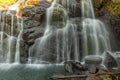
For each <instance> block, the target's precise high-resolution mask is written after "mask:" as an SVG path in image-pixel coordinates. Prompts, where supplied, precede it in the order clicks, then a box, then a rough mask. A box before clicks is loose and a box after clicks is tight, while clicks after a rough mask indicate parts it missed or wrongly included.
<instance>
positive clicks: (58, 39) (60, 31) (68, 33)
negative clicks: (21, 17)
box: [29, 0, 79, 63]
mask: <svg viewBox="0 0 120 80" xmlns="http://www.w3.org/2000/svg"><path fill="white" fill-rule="evenodd" d="M57 2H58V1H57V0H54V2H53V3H52V5H51V7H49V8H48V9H47V16H46V21H47V22H46V30H45V33H44V35H43V37H40V38H38V39H37V40H36V41H35V44H34V45H33V46H32V47H31V48H30V50H29V51H30V52H29V55H30V58H31V59H30V58H29V61H32V62H31V63H41V62H44V61H45V62H47V63H49V62H54V63H60V62H63V61H66V60H76V61H78V60H79V42H78V38H77V27H76V25H75V24H72V23H71V22H70V21H69V19H68V13H67V10H66V9H65V8H64V7H63V6H61V5H60V4H58V3H57ZM55 12H56V13H59V12H62V13H63V14H61V15H62V16H61V15H56V14H55ZM61 17H62V20H61ZM54 19H55V20H54ZM61 24H62V25H61ZM29 63H30V62H29Z"/></svg>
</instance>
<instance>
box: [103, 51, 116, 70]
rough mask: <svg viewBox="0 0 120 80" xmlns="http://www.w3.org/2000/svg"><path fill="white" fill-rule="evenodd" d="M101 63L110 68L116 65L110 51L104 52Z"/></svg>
mask: <svg viewBox="0 0 120 80" xmlns="http://www.w3.org/2000/svg"><path fill="white" fill-rule="evenodd" d="M103 64H104V65H105V66H106V68H108V69H111V68H114V67H117V66H118V64H117V61H116V59H115V58H114V56H113V55H112V54H111V53H110V52H105V55H104V61H103Z"/></svg>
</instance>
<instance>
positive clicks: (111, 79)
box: [105, 75, 120, 80]
mask: <svg viewBox="0 0 120 80" xmlns="http://www.w3.org/2000/svg"><path fill="white" fill-rule="evenodd" d="M105 80H120V78H119V76H116V75H114V77H113V78H112V77H109V78H106V79H105Z"/></svg>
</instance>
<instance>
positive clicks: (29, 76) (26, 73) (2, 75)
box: [0, 64, 64, 80]
mask: <svg viewBox="0 0 120 80" xmlns="http://www.w3.org/2000/svg"><path fill="white" fill-rule="evenodd" d="M55 74H64V68H63V65H20V64H1V65H0V80H49V77H50V76H53V75H55Z"/></svg>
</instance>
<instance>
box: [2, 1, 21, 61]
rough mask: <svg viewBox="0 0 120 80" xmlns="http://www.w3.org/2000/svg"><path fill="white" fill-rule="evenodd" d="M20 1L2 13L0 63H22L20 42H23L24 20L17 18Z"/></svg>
mask: <svg viewBox="0 0 120 80" xmlns="http://www.w3.org/2000/svg"><path fill="white" fill-rule="evenodd" d="M21 2H23V1H21V0H19V1H18V2H17V3H15V4H13V5H12V6H11V7H10V8H9V9H8V10H6V11H0V56H1V57H0V63H14V62H15V63H20V41H21V40H22V32H23V19H22V18H17V17H16V14H17V12H16V14H12V13H11V12H12V11H16V10H17V8H18V6H19V4H20V3H21Z"/></svg>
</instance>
